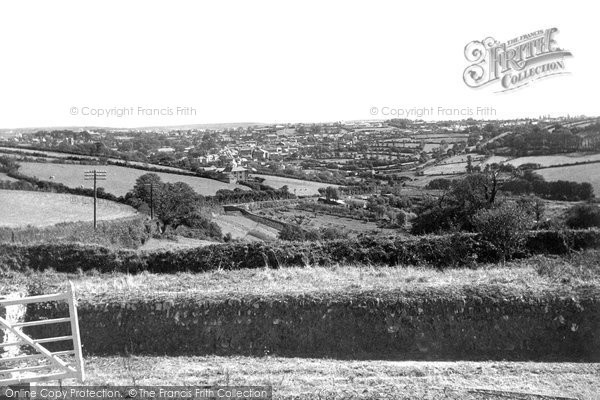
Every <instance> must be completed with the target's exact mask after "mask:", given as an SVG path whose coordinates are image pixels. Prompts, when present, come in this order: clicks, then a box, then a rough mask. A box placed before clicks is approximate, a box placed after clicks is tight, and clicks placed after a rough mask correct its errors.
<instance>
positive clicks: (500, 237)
mask: <svg viewBox="0 0 600 400" xmlns="http://www.w3.org/2000/svg"><path fill="white" fill-rule="evenodd" d="M532 219H533V218H532V216H530V215H528V214H527V212H526V211H525V210H524V209H523V208H522V207H520V206H519V205H518V204H516V203H513V202H510V203H504V204H502V205H500V206H498V207H495V208H490V209H483V210H480V211H479V212H477V214H475V216H474V217H473V225H474V227H475V231H476V232H479V233H480V234H481V237H482V238H483V239H485V240H487V241H489V242H490V243H492V244H493V245H495V246H496V247H497V248H498V250H499V251H500V253H501V255H502V260H503V261H504V260H506V259H507V258H510V257H512V256H513V254H514V253H516V252H517V251H519V250H520V249H521V247H522V245H523V244H524V242H525V238H526V232H527V229H528V228H529V227H530V226H531V225H532V223H533V220H532Z"/></svg>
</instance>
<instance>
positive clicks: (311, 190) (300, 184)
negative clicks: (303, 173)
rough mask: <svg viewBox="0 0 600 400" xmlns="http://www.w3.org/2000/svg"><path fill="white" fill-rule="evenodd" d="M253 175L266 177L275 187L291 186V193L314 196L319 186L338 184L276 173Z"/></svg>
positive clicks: (266, 182)
mask: <svg viewBox="0 0 600 400" xmlns="http://www.w3.org/2000/svg"><path fill="white" fill-rule="evenodd" d="M252 176H253V177H257V178H264V180H265V181H264V182H263V183H264V184H265V185H268V186H271V187H273V188H275V189H279V188H281V187H283V186H287V187H288V188H289V191H290V193H294V194H295V195H297V196H314V195H318V194H319V188H322V187H327V186H334V187H337V186H338V185H333V184H330V183H321V182H313V181H305V180H302V179H294V178H287V177H283V176H275V175H262V174H252Z"/></svg>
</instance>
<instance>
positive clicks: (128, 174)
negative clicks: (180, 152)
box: [19, 162, 248, 196]
mask: <svg viewBox="0 0 600 400" xmlns="http://www.w3.org/2000/svg"><path fill="white" fill-rule="evenodd" d="M20 165H21V167H20V168H19V172H20V173H22V174H25V175H28V176H34V177H37V178H38V179H41V180H45V181H47V180H50V177H51V176H54V179H53V180H54V182H58V183H62V184H65V185H67V186H69V187H73V188H76V187H79V186H81V185H83V186H84V187H92V184H91V181H84V180H83V173H84V171H89V170H91V169H94V168H98V169H100V170H103V171H106V173H107V179H106V181H101V182H100V183H99V184H98V186H99V187H103V188H104V189H105V190H106V191H107V192H108V193H112V194H114V195H116V196H123V195H125V194H126V193H127V192H128V191H129V190H131V189H132V188H133V185H135V180H136V179H137V178H138V177H139V176H141V175H144V174H147V173H149V172H148V171H144V170H140V169H135V168H127V167H119V166H115V165H101V166H92V165H81V164H52V163H38V162H21V163H20ZM156 174H157V175H159V176H160V177H161V179H162V180H163V181H164V182H185V183H187V184H188V185H190V186H191V187H192V188H193V189H194V190H195V191H196V192H198V193H199V194H201V195H204V196H212V195H214V194H215V193H216V192H217V190H220V189H230V190H233V189H235V188H240V189H243V190H248V188H247V187H245V186H241V185H237V184H229V183H224V182H220V181H217V180H214V179H207V178H200V177H196V176H187V175H177V174H169V173H164V172H156Z"/></svg>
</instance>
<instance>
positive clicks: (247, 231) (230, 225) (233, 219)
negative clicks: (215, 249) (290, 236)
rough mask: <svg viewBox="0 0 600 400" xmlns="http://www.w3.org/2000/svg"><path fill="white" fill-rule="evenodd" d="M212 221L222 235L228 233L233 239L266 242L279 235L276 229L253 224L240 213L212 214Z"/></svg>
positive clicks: (256, 223)
mask: <svg viewBox="0 0 600 400" xmlns="http://www.w3.org/2000/svg"><path fill="white" fill-rule="evenodd" d="M212 220H213V222H214V223H216V224H217V225H219V227H220V228H221V231H222V232H223V234H224V235H227V234H228V233H229V234H231V237H232V238H233V239H246V240H250V241H258V240H265V241H268V240H274V239H277V236H278V235H279V231H278V230H277V229H275V228H271V227H269V226H266V225H263V224H261V223H258V222H254V221H252V220H251V219H248V218H246V217H244V216H243V215H241V213H227V214H213V219H212Z"/></svg>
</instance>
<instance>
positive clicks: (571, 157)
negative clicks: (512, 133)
mask: <svg viewBox="0 0 600 400" xmlns="http://www.w3.org/2000/svg"><path fill="white" fill-rule="evenodd" d="M589 162H600V154H585V153H571V154H555V155H551V156H530V157H518V158H513V159H512V160H508V161H506V164H510V165H512V166H514V167H518V166H520V165H523V164H539V165H540V167H553V166H559V165H569V164H577V163H589Z"/></svg>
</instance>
